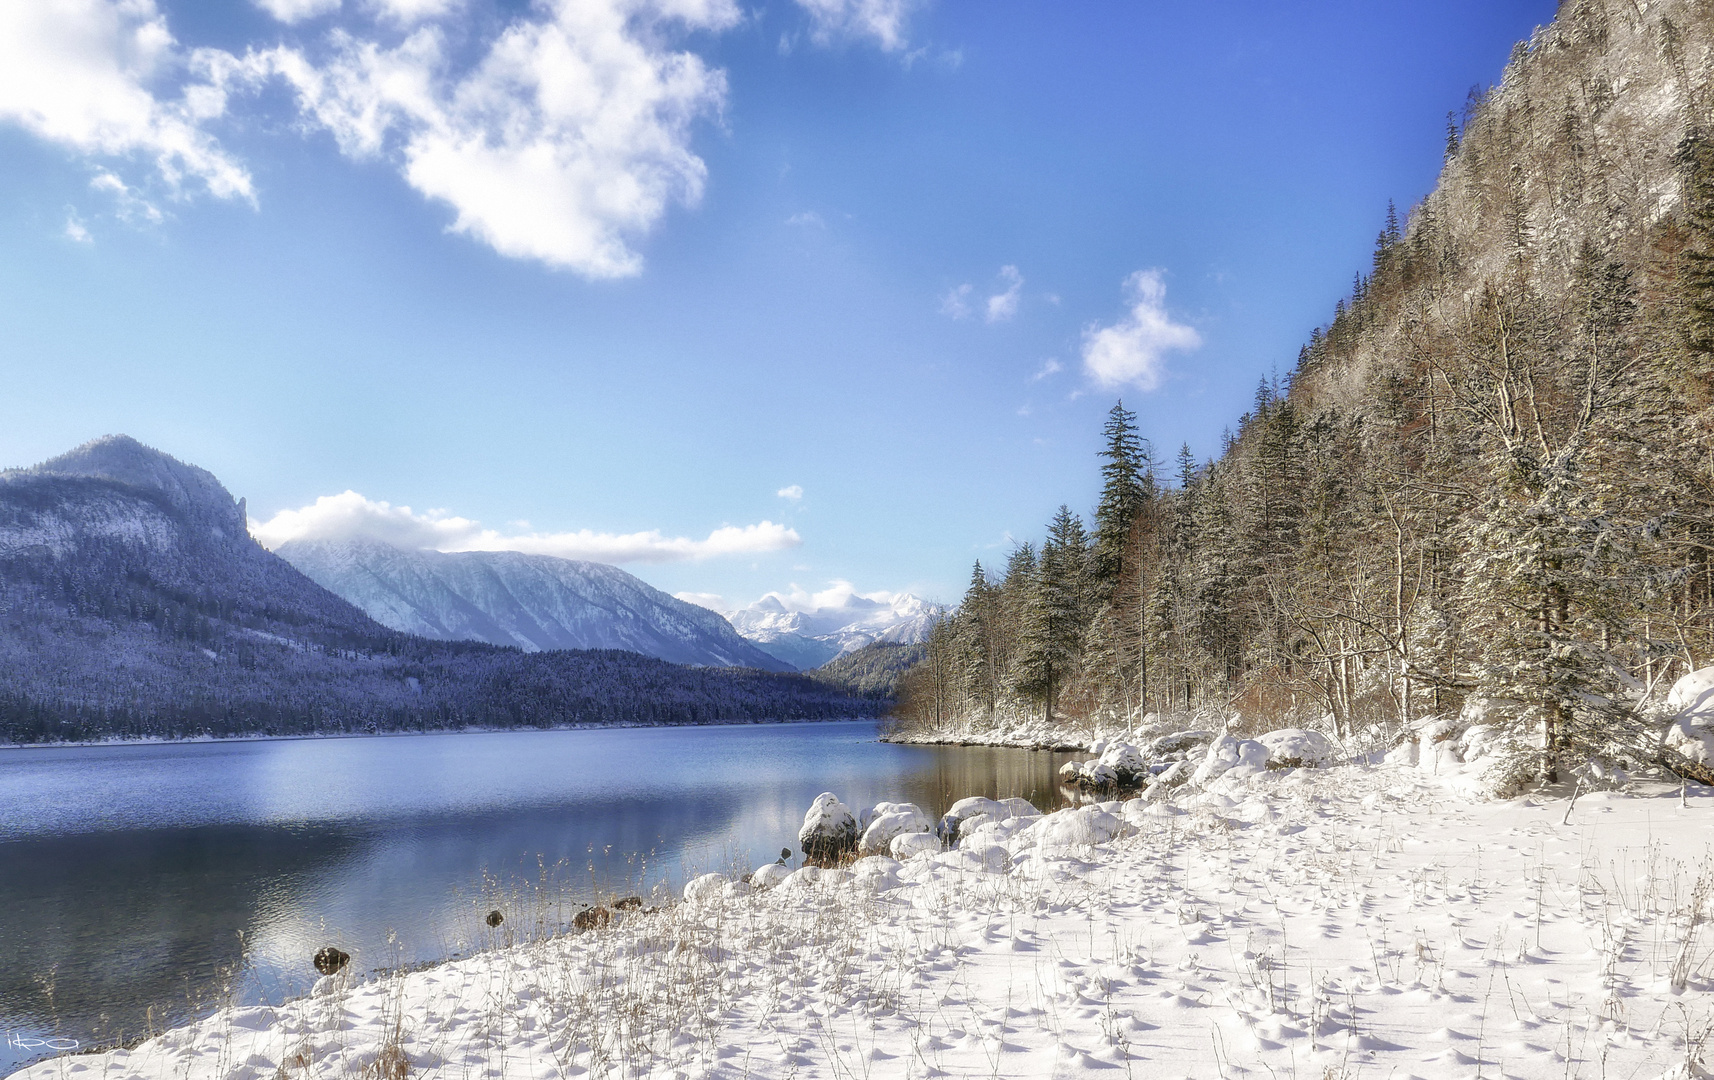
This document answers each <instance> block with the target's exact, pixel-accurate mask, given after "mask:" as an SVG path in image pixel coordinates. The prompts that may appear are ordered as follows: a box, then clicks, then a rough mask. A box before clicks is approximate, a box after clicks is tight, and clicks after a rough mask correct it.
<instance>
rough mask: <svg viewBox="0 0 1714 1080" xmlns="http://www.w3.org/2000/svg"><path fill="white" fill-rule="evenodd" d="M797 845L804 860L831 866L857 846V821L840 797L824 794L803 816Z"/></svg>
mask: <svg viewBox="0 0 1714 1080" xmlns="http://www.w3.org/2000/svg"><path fill="white" fill-rule="evenodd" d="M797 842H798V845H799V846H800V847H801V848H803V853H804V856H805V857H807V858H809V859H812V860H815V861H819V862H831V861H832V860H834V859H837V858H838V857H839V856H841V855H843V854H845V853H846V852H847V851H850V850H851V849H852V848H853V847H855V846H856V844H857V819H856V818H855V817H853V816H852V814H851V808H850V807H849V806H846V805H845V804H844V803H842V802H840V801H839V796H837V795H835V794H834V793H833V792H831V791H824V792H822V793H821V794H820V795H817V796H816V797H815V801H814V802H812V803H810V805H809V810H808V812H807V813H805V814H804V816H803V828H801V829H799V830H798V834H797Z"/></svg>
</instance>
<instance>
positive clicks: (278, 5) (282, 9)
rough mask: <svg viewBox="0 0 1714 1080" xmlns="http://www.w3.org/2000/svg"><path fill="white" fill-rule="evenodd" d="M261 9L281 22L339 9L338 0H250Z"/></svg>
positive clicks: (300, 19) (324, 13) (301, 19)
mask: <svg viewBox="0 0 1714 1080" xmlns="http://www.w3.org/2000/svg"><path fill="white" fill-rule="evenodd" d="M252 2H253V3H255V5H256V6H257V7H259V8H261V9H262V10H263V11H266V12H267V13H268V14H270V15H272V16H273V17H274V18H276V19H278V20H280V21H281V22H283V23H295V22H302V21H303V20H305V19H313V18H315V17H316V16H317V15H326V14H327V13H328V12H330V11H338V10H339V0H252Z"/></svg>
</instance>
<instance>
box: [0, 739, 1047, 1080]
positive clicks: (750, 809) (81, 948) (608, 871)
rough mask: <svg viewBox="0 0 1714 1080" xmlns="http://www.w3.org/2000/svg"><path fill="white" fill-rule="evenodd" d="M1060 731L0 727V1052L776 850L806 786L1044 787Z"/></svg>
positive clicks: (951, 796) (411, 952)
mask: <svg viewBox="0 0 1714 1080" xmlns="http://www.w3.org/2000/svg"><path fill="white" fill-rule="evenodd" d="M1071 756H1072V755H1066V754H1050V753H1031V752H1028V751H1021V750H1000V749H989V748H977V747H908V746H893V745H890V744H886V743H881V742H877V741H876V739H875V725H874V724H873V723H872V722H846V723H819V724H764V725H753V726H742V727H712V728H643V729H627V730H612V731H554V732H506V733H496V734H468V735H464V734H461V735H420V736H383V737H376V738H356V739H299V740H281V741H257V742H219V743H192V744H177V745H139V746H101V747H65V748H48V749H15V750H0V1036H3V1039H4V1041H3V1042H0V1076H4V1075H6V1074H7V1073H8V1072H10V1071H11V1070H12V1069H13V1068H15V1067H17V1066H19V1065H22V1064H24V1063H26V1062H28V1061H30V1060H33V1059H35V1058H37V1057H41V1056H43V1054H44V1053H45V1052H46V1050H47V1045H46V1044H44V1043H43V1042H42V1040H46V1039H58V1040H62V1041H60V1042H58V1043H54V1044H51V1045H55V1046H63V1047H68V1048H69V1047H70V1046H71V1045H72V1043H73V1042H74V1041H75V1042H76V1043H78V1044H81V1045H90V1044H92V1043H99V1042H106V1041H111V1040H114V1039H116V1038H125V1037H134V1036H135V1035H137V1034H141V1033H143V1032H146V1031H148V1030H151V1029H152V1030H159V1029H160V1028H162V1027H164V1026H169V1025H171V1024H172V1023H174V1022H177V1021H180V1020H182V1019H184V1018H185V1017H187V1016H188V1015H190V1014H193V1013H195V1012H198V1011H200V1010H203V1009H205V1008H207V1007H208V1006H209V1005H210V1004H211V1003H212V1002H214V1001H215V1000H217V999H218V998H219V997H220V996H221V995H222V994H226V993H230V994H232V995H234V996H236V997H237V998H238V999H239V1000H241V1001H244V1002H256V1001H278V1000H281V999H283V998H286V997H289V996H292V995H295V994H300V993H303V992H304V991H305V990H306V989H307V988H308V987H309V985H310V984H311V983H312V982H313V981H314V979H315V977H316V975H315V971H314V969H313V968H312V967H311V965H310V957H311V956H312V955H313V954H314V952H315V950H316V949H317V948H319V947H320V946H322V945H329V944H331V945H337V946H339V947H340V948H342V949H344V950H345V951H346V952H348V953H350V954H351V955H352V957H353V960H352V963H353V966H355V967H356V968H358V969H359V970H370V969H373V968H377V967H384V966H390V965H393V964H399V963H414V962H422V961H432V960H439V959H444V958H446V957H448V956H453V955H457V954H460V953H465V952H468V951H471V950H473V949H480V948H484V947H488V946H492V945H496V944H501V943H504V942H505V941H506V940H509V939H510V937H511V936H512V935H527V934H528V933H529V932H530V931H531V930H532V929H533V928H534V926H535V925H537V924H538V923H541V922H545V923H547V924H550V925H552V924H556V923H558V922H559V921H560V920H565V921H569V919H570V917H571V915H572V914H573V913H574V912H575V911H576V910H577V907H578V904H579V903H580V902H582V901H584V900H587V899H588V898H589V897H590V896H591V895H593V894H595V893H596V892H600V893H602V894H606V893H608V892H610V891H618V892H643V891H646V890H647V889H648V888H650V887H651V886H653V885H656V884H657V883H665V884H666V885H668V886H671V885H673V884H675V883H677V882H680V881H682V880H683V879H684V877H685V876H686V874H689V873H697V872H703V871H706V870H725V869H730V868H744V869H750V868H754V867H755V866H757V865H759V864H760V863H763V862H771V861H773V860H774V859H775V858H776V857H777V856H778V855H779V851H780V849H781V848H782V847H786V846H790V847H792V848H793V849H794V854H795V853H796V852H795V849H796V845H797V829H798V826H799V825H800V824H801V823H802V821H803V813H804V811H805V810H806V809H807V808H808V806H809V803H810V800H812V799H813V798H814V797H815V795H816V794H817V793H819V792H821V791H833V792H836V793H838V795H839V797H840V798H842V799H844V800H845V801H846V802H847V803H850V804H853V805H854V806H855V807H857V808H861V807H866V806H870V805H873V804H874V803H876V802H878V801H880V800H882V799H888V800H895V801H910V802H915V803H917V804H918V805H920V806H922V807H923V808H924V809H927V810H929V811H931V812H933V813H935V814H939V813H941V812H943V811H944V810H945V809H946V807H947V806H949V805H950V804H951V803H952V802H954V801H956V800H957V799H960V798H963V797H965V796H967V795H987V796H989V797H991V798H1005V797H1008V796H1012V795H1021V796H1023V797H1025V798H1028V799H1030V800H1032V801H1033V802H1035V803H1036V804H1037V805H1039V806H1044V807H1048V806H1052V805H1055V804H1058V803H1059V802H1060V799H1061V796H1060V794H1059V791H1058V787H1057V784H1056V781H1055V776H1056V770H1057V769H1058V767H1059V765H1060V764H1061V763H1062V762H1064V761H1065V760H1068V759H1069V758H1070V757H1071ZM496 907H497V908H500V909H501V910H502V911H505V912H506V913H507V916H508V918H507V922H506V923H504V924H503V925H502V926H501V927H500V928H499V930H490V929H489V928H488V927H487V926H486V925H484V923H483V920H482V916H484V915H485V914H486V913H487V912H488V911H489V910H490V909H492V908H496Z"/></svg>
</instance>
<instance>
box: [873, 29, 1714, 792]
mask: <svg viewBox="0 0 1714 1080" xmlns="http://www.w3.org/2000/svg"><path fill="white" fill-rule="evenodd" d="M1711 46H1714V8H1710V7H1709V6H1708V5H1707V4H1705V3H1701V2H1698V0H1656V2H1653V3H1646V4H1638V3H1633V2H1632V0H1568V2H1567V3H1565V4H1563V5H1562V6H1561V9H1560V14H1559V17H1558V18H1557V19H1556V20H1555V22H1554V23H1553V24H1552V25H1551V26H1549V27H1547V28H1545V29H1543V30H1540V31H1538V32H1537V33H1536V34H1535V35H1534V36H1533V37H1532V39H1531V40H1529V41H1528V42H1524V43H1520V44H1519V45H1518V46H1517V48H1516V49H1515V50H1514V53H1513V55H1512V58H1511V61H1510V63H1509V64H1508V66H1507V68H1506V71H1505V74H1504V80H1503V82H1502V83H1501V84H1500V85H1499V86H1498V87H1497V88H1495V89H1493V90H1491V91H1489V92H1486V93H1476V92H1472V95H1471V97H1470V100H1469V101H1468V102H1467V103H1466V105H1465V107H1464V109H1463V111H1462V113H1461V114H1458V115H1454V116H1450V117H1449V119H1448V130H1447V132H1446V160H1445V166H1444V169H1443V171H1442V173H1441V176H1440V180H1439V184H1438V186H1437V187H1436V189H1435V191H1434V192H1433V193H1432V194H1431V195H1430V196H1429V197H1428V198H1427V199H1425V200H1424V201H1423V202H1422V203H1421V204H1420V205H1418V206H1416V207H1415V208H1414V209H1412V210H1411V211H1410V213H1409V214H1408V216H1407V218H1405V219H1404V220H1401V219H1400V218H1399V216H1398V214H1397V213H1396V212H1395V211H1393V210H1391V209H1390V208H1389V210H1388V212H1387V214H1386V217H1385V219H1384V225H1383V226H1382V229H1381V231H1380V234H1379V236H1378V238H1377V241H1376V246H1375V252H1374V259H1373V264H1372V265H1371V266H1369V267H1367V268H1366V269H1365V271H1364V272H1363V273H1361V274H1359V275H1358V276H1357V279H1356V281H1355V283H1354V286H1353V290H1352V293H1351V295H1350V297H1349V299H1347V300H1345V301H1342V302H1341V303H1340V304H1339V305H1338V307H1337V308H1336V310H1335V311H1334V314H1333V318H1332V321H1331V322H1330V323H1328V324H1327V325H1326V326H1324V327H1323V328H1321V329H1318V330H1316V331H1314V332H1313V333H1312V334H1311V335H1310V338H1309V341H1308V343H1307V344H1305V345H1304V347H1303V349H1302V351H1301V352H1300V353H1299V355H1298V356H1297V358H1296V360H1295V363H1292V364H1290V365H1289V368H1290V373H1289V375H1287V376H1286V377H1284V378H1282V379H1281V380H1279V381H1278V382H1277V383H1276V382H1274V381H1272V380H1264V381H1263V382H1262V384H1261V385H1260V386H1259V387H1258V388H1257V390H1256V394H1255V403H1254V407H1253V408H1252V409H1251V411H1250V412H1249V413H1247V414H1246V415H1245V416H1243V417H1242V418H1241V419H1240V420H1239V421H1238V423H1237V428H1236V430H1235V431H1234V432H1231V433H1229V434H1228V436H1227V438H1226V442H1225V446H1224V450H1223V452H1222V453H1221V454H1220V455H1219V456H1218V457H1217V458H1215V459H1214V460H1212V461H1207V462H1198V461H1196V460H1194V459H1193V458H1192V457H1191V455H1190V453H1189V451H1188V449H1183V450H1180V451H1179V452H1178V453H1177V455H1176V456H1174V455H1171V454H1168V455H1166V456H1165V457H1164V460H1163V456H1162V455H1159V454H1158V453H1157V452H1156V451H1155V450H1154V449H1153V448H1152V447H1151V446H1150V444H1149V442H1148V441H1147V439H1146V438H1145V437H1144V436H1145V435H1146V433H1140V432H1138V431H1137V430H1136V428H1135V422H1134V418H1133V417H1132V415H1131V414H1130V413H1128V412H1127V411H1125V410H1124V409H1123V407H1122V406H1117V405H1116V406H1114V408H1113V410H1112V413H1111V415H1110V418H1109V422H1108V425H1107V429H1106V447H1105V451H1104V453H1103V458H1102V479H1103V487H1102V495H1101V501H1100V505H1099V506H1098V507H1097V508H1096V509H1095V511H1094V515H1093V520H1092V522H1091V524H1090V526H1089V527H1088V528H1086V527H1085V525H1084V523H1083V521H1082V520H1081V519H1080V518H1079V516H1078V515H1077V514H1075V513H1073V512H1072V511H1071V510H1069V509H1066V508H1062V509H1061V510H1060V512H1059V514H1058V515H1057V516H1056V517H1055V518H1054V520H1053V522H1052V523H1051V524H1050V525H1049V528H1048V534H1047V536H1046V538H1045V539H1044V540H1043V541H1042V542H1041V543H1040V545H1039V546H1035V545H1024V546H1022V547H1020V548H1018V549H1017V550H1015V551H1014V552H1013V553H1012V555H1011V557H1010V559H1009V560H1008V561H1007V563H1006V565H1005V566H1004V567H994V568H984V567H981V566H980V565H978V567H977V569H976V573H975V574H974V576H973V578H972V580H971V584H970V588H969V591H968V592H967V594H966V596H965V598H964V602H963V605H962V607H961V608H960V610H959V611H958V613H957V615H956V617H955V618H953V619H951V620H948V621H947V622H946V623H944V624H943V625H942V626H941V628H940V629H939V630H938V631H937V632H936V633H935V635H934V636H933V639H932V641H931V644H930V656H929V658H928V660H926V661H925V662H924V663H923V664H922V665H920V666H919V667H918V668H916V669H915V670H914V671H913V672H912V673H911V674H910V676H909V677H908V678H907V680H906V687H907V694H906V700H905V702H904V704H903V706H902V716H903V720H904V723H905V724H906V725H907V726H914V727H916V728H918V729H937V728H938V729H947V728H961V729H963V730H966V731H977V730H981V729H983V728H984V727H990V728H991V727H996V726H1000V725H1005V724H1015V723H1017V722H1018V720H1019V718H1020V717H1024V716H1027V715H1030V714H1034V715H1035V716H1037V717H1042V718H1047V719H1049V720H1050V721H1051V722H1052V723H1054V724H1059V725H1069V726H1076V725H1088V724H1092V723H1095V722H1097V721H1100V720H1102V719H1103V718H1105V719H1108V720H1119V721H1124V720H1126V719H1130V720H1135V719H1136V718H1138V717H1141V716H1142V715H1143V714H1146V713H1162V714H1204V715H1205V717H1214V718H1218V719H1220V720H1222V721H1224V720H1227V719H1230V718H1231V717H1234V716H1236V717H1239V718H1240V720H1241V721H1242V720H1243V719H1245V718H1247V719H1249V720H1252V721H1254V722H1257V723H1264V722H1265V723H1266V724H1267V725H1268V726H1275V727H1277V726H1280V725H1281V724H1283V723H1285V722H1288V721H1290V722H1301V723H1306V724H1320V723H1325V724H1326V726H1328V727H1329V728H1330V729H1332V730H1335V731H1336V732H1338V733H1340V734H1351V733H1355V732H1368V733H1372V734H1379V735H1385V734H1386V733H1387V732H1388V731H1398V730H1403V729H1405V728H1408V727H1415V726H1419V725H1420V724H1421V723H1422V722H1423V721H1424V720H1425V719H1426V718H1429V717H1434V716H1449V715H1453V714H1456V713H1458V712H1460V710H1463V709H1465V708H1466V707H1467V706H1468V707H1469V709H1472V710H1475V711H1476V712H1477V713H1479V714H1480V715H1482V716H1483V717H1485V718H1486V720H1487V722H1489V723H1492V724H1495V725H1497V726H1498V727H1499V728H1500V729H1502V730H1503V731H1505V732H1508V733H1509V734H1510V736H1511V737H1512V738H1513V740H1514V745H1515V749H1516V756H1517V759H1518V761H1519V768H1520V769H1527V770H1529V771H1531V772H1533V773H1535V774H1537V775H1544V776H1546V777H1549V778H1551V777H1553V776H1555V775H1559V774H1561V773H1562V772H1563V771H1564V770H1565V769H1566V768H1567V767H1569V766H1571V765H1573V764H1578V763H1582V762H1587V761H1589V760H1591V758H1594V759H1597V760H1605V761H1608V762H1612V763H1619V764H1625V763H1632V764H1635V763H1647V762H1653V761H1656V760H1657V758H1659V757H1660V755H1661V754H1662V750H1661V748H1660V738H1659V733H1658V731H1657V729H1656V728H1655V726H1654V725H1652V724H1651V723H1650V722H1649V713H1648V707H1649V703H1650V702H1651V701H1653V700H1657V699H1658V698H1659V697H1660V695H1661V693H1662V692H1663V691H1664V688H1665V687H1666V686H1668V685H1670V683H1671V681H1672V679H1673V678H1675V677H1676V676H1677V675H1681V674H1683V673H1684V672H1686V671H1687V670H1688V669H1691V668H1693V667H1696V666H1699V665H1703V664H1707V663H1709V662H1710V660H1711V659H1714V565H1711V562H1710V550H1711V545H1714V111H1711V110H1714V82H1711V78H1710V71H1711ZM1424 134H1425V136H1427V135H1428V134H1429V133H1426V132H1425V133H1424ZM1258 359H1259V361H1260V363H1259V364H1258V366H1259V367H1266V366H1267V363H1268V358H1258ZM990 571H998V572H997V573H994V572H990ZM1665 754H1666V757H1667V761H1666V763H1667V764H1668V765H1669V766H1685V767H1687V768H1689V770H1690V771H1692V772H1695V771H1696V767H1695V766H1694V765H1693V764H1691V763H1686V762H1683V761H1682V759H1675V758H1674V757H1673V755H1672V754H1671V752H1670V751H1665ZM1702 775H1703V776H1704V777H1706V776H1707V772H1706V769H1703V770H1702Z"/></svg>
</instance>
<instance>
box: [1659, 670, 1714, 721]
mask: <svg viewBox="0 0 1714 1080" xmlns="http://www.w3.org/2000/svg"><path fill="white" fill-rule="evenodd" d="M1666 709H1667V712H1668V713H1670V714H1672V715H1673V716H1674V717H1675V718H1680V717H1689V718H1692V719H1696V720H1700V721H1701V724H1700V726H1702V727H1708V726H1710V725H1714V667H1705V668H1697V669H1696V670H1695V671H1692V672H1691V673H1690V674H1688V675H1686V676H1684V677H1683V678H1681V679H1679V680H1678V681H1677V682H1675V683H1673V684H1672V689H1671V690H1668V691H1667V692H1666Z"/></svg>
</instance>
